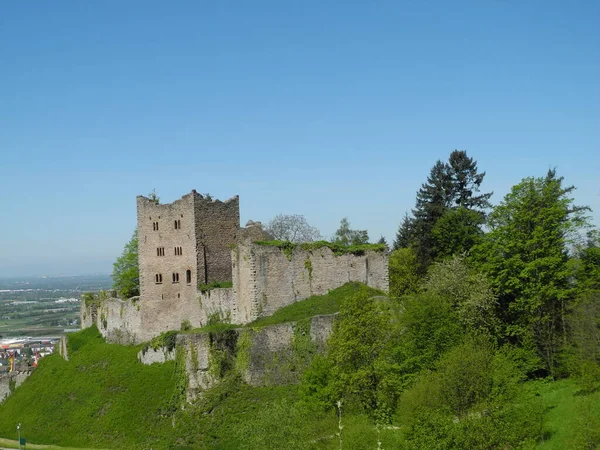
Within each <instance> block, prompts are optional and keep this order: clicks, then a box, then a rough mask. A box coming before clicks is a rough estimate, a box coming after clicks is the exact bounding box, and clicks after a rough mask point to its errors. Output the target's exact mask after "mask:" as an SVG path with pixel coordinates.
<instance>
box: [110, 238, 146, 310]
mask: <svg viewBox="0 0 600 450" xmlns="http://www.w3.org/2000/svg"><path fill="white" fill-rule="evenodd" d="M112 279H113V289H115V290H116V291H117V294H118V295H119V296H120V297H121V298H130V297H135V296H137V295H140V268H139V264H138V232H137V228H136V229H135V231H134V232H133V236H132V237H131V240H130V241H129V242H128V243H127V244H125V248H124V249H123V253H122V254H121V256H119V257H118V258H117V260H116V261H115V263H114V264H113V273H112Z"/></svg>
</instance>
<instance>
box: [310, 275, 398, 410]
mask: <svg viewBox="0 0 600 450" xmlns="http://www.w3.org/2000/svg"><path fill="white" fill-rule="evenodd" d="M390 308H391V303H390V302H389V301H388V300H387V299H386V300H380V299H378V298H374V297H373V296H372V295H371V293H370V291H369V289H368V288H367V287H366V286H363V287H361V288H360V289H359V290H358V291H357V292H356V293H354V294H353V295H352V296H350V297H348V298H346V299H344V302H343V303H342V306H341V308H340V315H339V319H338V320H337V321H336V323H335V325H334V330H333V334H332V336H331V338H330V340H329V343H328V351H327V356H326V358H320V357H315V359H314V360H313V362H312V364H311V366H310V368H309V369H308V370H307V372H306V373H305V374H304V377H303V382H302V386H301V389H300V390H301V392H303V393H304V394H305V395H307V396H308V397H309V398H307V401H308V402H309V403H313V404H314V403H316V404H319V405H323V404H328V405H329V407H332V406H333V405H334V404H335V402H336V401H338V400H343V401H344V403H345V404H351V405H358V406H360V407H362V408H363V409H364V410H365V411H366V412H367V413H368V414H374V413H376V412H377V411H379V412H381V411H382V410H383V411H386V410H389V409H391V408H392V407H393V406H394V405H395V401H396V397H395V394H396V392H397V390H396V385H395V381H394V378H395V377H394V374H393V371H392V367H391V364H390V361H389V359H388V353H387V350H388V346H389V342H390V336H391V330H392V325H393V320H392V317H394V315H393V314H390ZM310 397H312V398H310Z"/></svg>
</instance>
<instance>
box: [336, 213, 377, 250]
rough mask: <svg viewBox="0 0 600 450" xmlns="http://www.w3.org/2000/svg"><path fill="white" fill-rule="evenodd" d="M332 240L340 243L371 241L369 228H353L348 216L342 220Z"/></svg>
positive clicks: (351, 243)
mask: <svg viewBox="0 0 600 450" xmlns="http://www.w3.org/2000/svg"><path fill="white" fill-rule="evenodd" d="M332 241H333V242H334V243H335V244H339V245H361V244H368V243H369V233H368V232H367V230H353V229H352V228H350V222H349V221H348V218H347V217H344V218H343V219H342V220H341V221H340V227H339V228H338V229H337V231H336V232H335V234H334V235H333V238H332Z"/></svg>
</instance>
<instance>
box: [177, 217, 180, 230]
mask: <svg viewBox="0 0 600 450" xmlns="http://www.w3.org/2000/svg"><path fill="white" fill-rule="evenodd" d="M177 228H179V229H180V230H181V220H179V219H177Z"/></svg>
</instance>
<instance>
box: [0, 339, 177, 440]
mask: <svg viewBox="0 0 600 450" xmlns="http://www.w3.org/2000/svg"><path fill="white" fill-rule="evenodd" d="M69 347H70V349H71V352H70V355H69V356H70V360H69V361H65V360H63V359H62V358H61V357H60V356H59V355H57V354H54V355H51V356H48V357H45V358H43V359H42V360H41V362H40V365H39V367H38V368H37V369H36V370H35V371H34V372H33V374H32V375H31V376H30V377H29V378H28V379H27V380H25V382H24V383H23V384H22V386H20V387H19V388H17V389H16V391H15V392H14V393H13V394H12V395H11V396H9V397H8V398H7V399H6V401H5V402H4V403H3V404H2V405H0V436H4V437H14V435H15V429H16V424H17V423H21V424H22V428H21V436H22V437H25V438H26V439H27V440H28V441H32V442H43V443H46V444H56V445H59V444H60V445H65V446H71V447H113V448H123V449H127V448H151V447H152V446H155V445H156V443H159V442H162V441H163V440H164V436H167V435H168V434H169V433H170V432H171V431H172V430H171V428H172V427H171V417H170V414H169V413H168V411H169V410H170V408H171V406H172V405H171V403H170V402H171V399H172V397H173V395H174V390H175V386H176V384H177V383H176V379H175V378H176V375H175V362H173V361H169V362H166V363H165V364H155V365H151V366H146V365H143V364H141V363H140V362H138V361H137V353H138V351H139V349H140V348H141V347H140V346H120V345H115V344H107V343H105V342H104V341H103V339H102V337H101V336H100V334H99V333H98V330H97V329H96V328H88V329H85V330H83V331H80V332H78V333H74V334H72V335H70V336H69Z"/></svg>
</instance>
